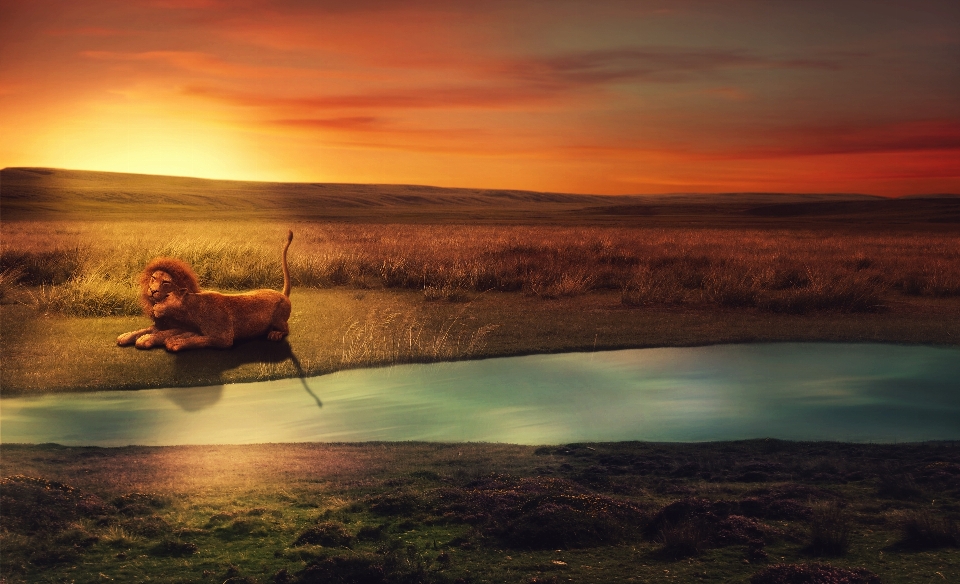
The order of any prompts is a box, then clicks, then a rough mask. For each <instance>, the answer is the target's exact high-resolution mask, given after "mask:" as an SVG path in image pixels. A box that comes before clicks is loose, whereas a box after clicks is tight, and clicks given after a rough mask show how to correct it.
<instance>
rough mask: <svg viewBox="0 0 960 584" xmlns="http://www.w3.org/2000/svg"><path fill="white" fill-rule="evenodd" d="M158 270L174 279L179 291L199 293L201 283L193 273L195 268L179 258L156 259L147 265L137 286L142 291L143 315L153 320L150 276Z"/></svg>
mask: <svg viewBox="0 0 960 584" xmlns="http://www.w3.org/2000/svg"><path fill="white" fill-rule="evenodd" d="M157 270H162V271H164V272H166V273H168V274H170V277H171V278H173V284H174V286H175V287H176V288H177V289H183V288H186V289H187V291H188V292H199V291H200V281H199V280H198V279H197V275H196V274H195V273H194V272H193V268H191V267H190V265H189V264H188V263H186V262H184V261H183V260H178V259H177V258H156V259H154V260H153V261H151V262H150V263H149V264H147V267H145V268H144V269H143V272H141V273H140V278H139V279H138V280H137V284H138V286H139V289H140V308H141V309H142V310H143V314H144V315H145V316H146V317H147V318H149V319H151V320H152V319H153V305H154V301H153V298H152V297H151V296H150V276H152V275H153V273H154V272H156V271H157Z"/></svg>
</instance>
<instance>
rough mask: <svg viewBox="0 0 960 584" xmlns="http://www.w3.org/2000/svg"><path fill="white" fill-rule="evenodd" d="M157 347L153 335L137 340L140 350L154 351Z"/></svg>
mask: <svg viewBox="0 0 960 584" xmlns="http://www.w3.org/2000/svg"><path fill="white" fill-rule="evenodd" d="M155 345H156V342H155V341H154V336H153V335H143V336H142V337H140V338H139V339H137V344H136V347H137V348H138V349H152V348H153V347H154V346H155Z"/></svg>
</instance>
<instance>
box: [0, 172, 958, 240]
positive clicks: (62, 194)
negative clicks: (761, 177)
mask: <svg viewBox="0 0 960 584" xmlns="http://www.w3.org/2000/svg"><path fill="white" fill-rule="evenodd" d="M148 218H156V219H160V220H190V219H216V218H223V219H230V220H244V219H246V220H268V219H272V220H311V221H317V220H320V221H324V220H325V221H353V222H404V223H407V222H412V223H416V222H424V223H558V224H578V223H584V224H610V225H627V224H629V225H651V226H669V225H690V226H702V227H707V226H718V227H723V226H731V227H735V226H749V225H755V226H778V225H781V224H783V225H785V226H786V225H787V224H789V226H795V225H797V224H804V225H810V226H816V225H817V224H837V223H844V222H846V223H849V222H851V221H853V222H855V223H863V224H865V223H869V224H891V225H896V224H904V223H908V224H916V223H923V224H927V225H931V226H935V225H943V224H949V223H953V224H957V223H960V197H958V196H956V195H942V194H941V195H932V196H929V197H922V196H920V197H909V198H901V199H884V198H881V197H875V196H870V195H859V194H783V193H723V194H667V195H623V196H604V195H583V194H570V193H541V192H533V191H519V190H493V189H469V188H442V187H431V186H420V185H377V184H338V183H271V182H252V181H226V180H208V179H199V178H185V177H170V176H155V175H142V174H123V173H112V172H95V171H82V170H61V169H52V168H6V169H3V170H2V171H0V219H2V220H7V221H9V220H23V219H77V220H86V219H117V220H120V219H148Z"/></svg>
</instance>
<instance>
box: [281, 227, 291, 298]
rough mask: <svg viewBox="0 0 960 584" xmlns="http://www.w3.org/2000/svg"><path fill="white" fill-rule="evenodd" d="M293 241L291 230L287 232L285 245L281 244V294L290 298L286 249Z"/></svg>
mask: <svg viewBox="0 0 960 584" xmlns="http://www.w3.org/2000/svg"><path fill="white" fill-rule="evenodd" d="M292 241H293V231H292V230H291V231H288V232H287V245H285V246H283V295H284V296H286V297H287V298H290V268H288V267H287V249H289V247H290V243H291V242H292Z"/></svg>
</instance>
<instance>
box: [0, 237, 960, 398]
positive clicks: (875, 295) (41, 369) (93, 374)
mask: <svg viewBox="0 0 960 584" xmlns="http://www.w3.org/2000/svg"><path fill="white" fill-rule="evenodd" d="M169 225H171V226H173V232H172V233H169V234H168V235H167V236H165V237H162V238H157V237H155V235H154V233H153V230H152V229H151V228H152V225H151V224H146V223H142V222H131V221H109V222H104V221H85V222H77V221H63V220H57V221H13V222H9V223H5V224H4V226H3V233H2V241H3V249H2V253H0V271H2V273H3V274H5V282H4V283H3V287H2V289H0V292H2V294H3V302H4V304H3V305H0V319H2V321H3V325H4V334H3V337H2V339H0V344H2V348H3V353H4V355H5V356H6V357H7V358H8V359H7V363H6V364H5V366H4V368H3V371H2V378H0V380H2V382H3V387H4V393H5V394H7V395H11V394H14V393H30V392H40V391H68V390H91V389H99V388H105V387H112V388H138V387H159V386H175V385H204V384H217V383H223V382H236V381H249V380H262V379H271V378H277V377H290V376H295V375H316V374H322V373H328V372H331V371H335V370H338V369H344V368H350V367H358V366H369V365H383V364H390V363H400V362H422V361H433V360H449V359H462V358H480V357H490V356H499V355H516V354H525V353H534V352H556V351H563V350H600V349H612V348H626V347H646V346H686V345H698V344H709V343H720V342H755V341H816V340H831V341H876V342H905V343H937V344H956V343H957V342H958V341H957V339H960V238H958V237H957V236H956V235H952V234H939V233H933V234H924V233H899V234H882V235H881V234H870V233H867V234H862V233H861V234H856V233H843V232H833V233H823V232H809V231H804V230H784V229H774V230H769V229H755V230H729V229H713V230H706V229H689V228H670V229H661V228H650V229H647V228H628V227H598V226H585V227H570V226H552V225H529V226H517V225H513V226H498V227H494V226H487V225H460V226H445V225H403V224H401V225H381V224H336V223H307V222H302V223H298V224H295V225H293V229H294V231H295V233H296V235H295V240H294V246H293V247H291V252H290V267H291V277H292V280H293V283H294V286H295V288H294V292H293V296H292V298H293V304H294V312H293V315H292V320H291V325H292V327H293V329H292V330H293V334H291V336H290V338H289V342H288V343H284V344H282V345H280V346H272V345H271V344H270V343H266V342H259V341H255V342H252V343H246V344H244V345H241V346H240V347H239V348H237V349H234V350H232V351H213V352H210V351H205V352H203V354H202V355H201V356H198V357H192V356H189V355H183V356H178V357H176V358H174V357H173V356H171V355H165V354H163V352H162V351H154V352H152V353H143V352H138V351H135V350H132V349H127V350H124V349H119V348H117V347H115V346H114V345H113V340H114V339H115V338H116V336H117V335H119V334H120V333H123V332H126V331H128V330H134V329H137V328H141V327H143V326H145V325H146V323H147V321H146V319H145V318H144V317H143V316H138V314H139V308H138V306H137V304H136V296H137V292H136V290H135V288H134V281H135V279H136V276H137V274H138V273H139V272H140V270H141V269H142V266H143V265H145V264H146V263H147V262H148V261H149V260H150V259H152V258H154V257H156V256H161V255H167V256H174V257H179V258H182V259H184V260H186V261H188V262H189V263H190V264H191V265H192V266H193V267H194V269H195V270H196V272H197V274H198V275H199V277H200V279H201V283H202V285H203V286H204V287H208V288H214V289H220V290H225V291H231V290H244V289H251V288H258V287H272V288H280V287H281V285H282V278H281V274H280V269H279V261H278V260H279V252H280V245H281V243H282V237H280V236H282V234H283V233H284V229H285V226H286V225H289V224H282V223H269V222H239V221H187V222H176V223H170V224H169ZM278 234H279V235H278ZM51 339H66V340H69V342H51ZM81 348H82V349H81Z"/></svg>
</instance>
